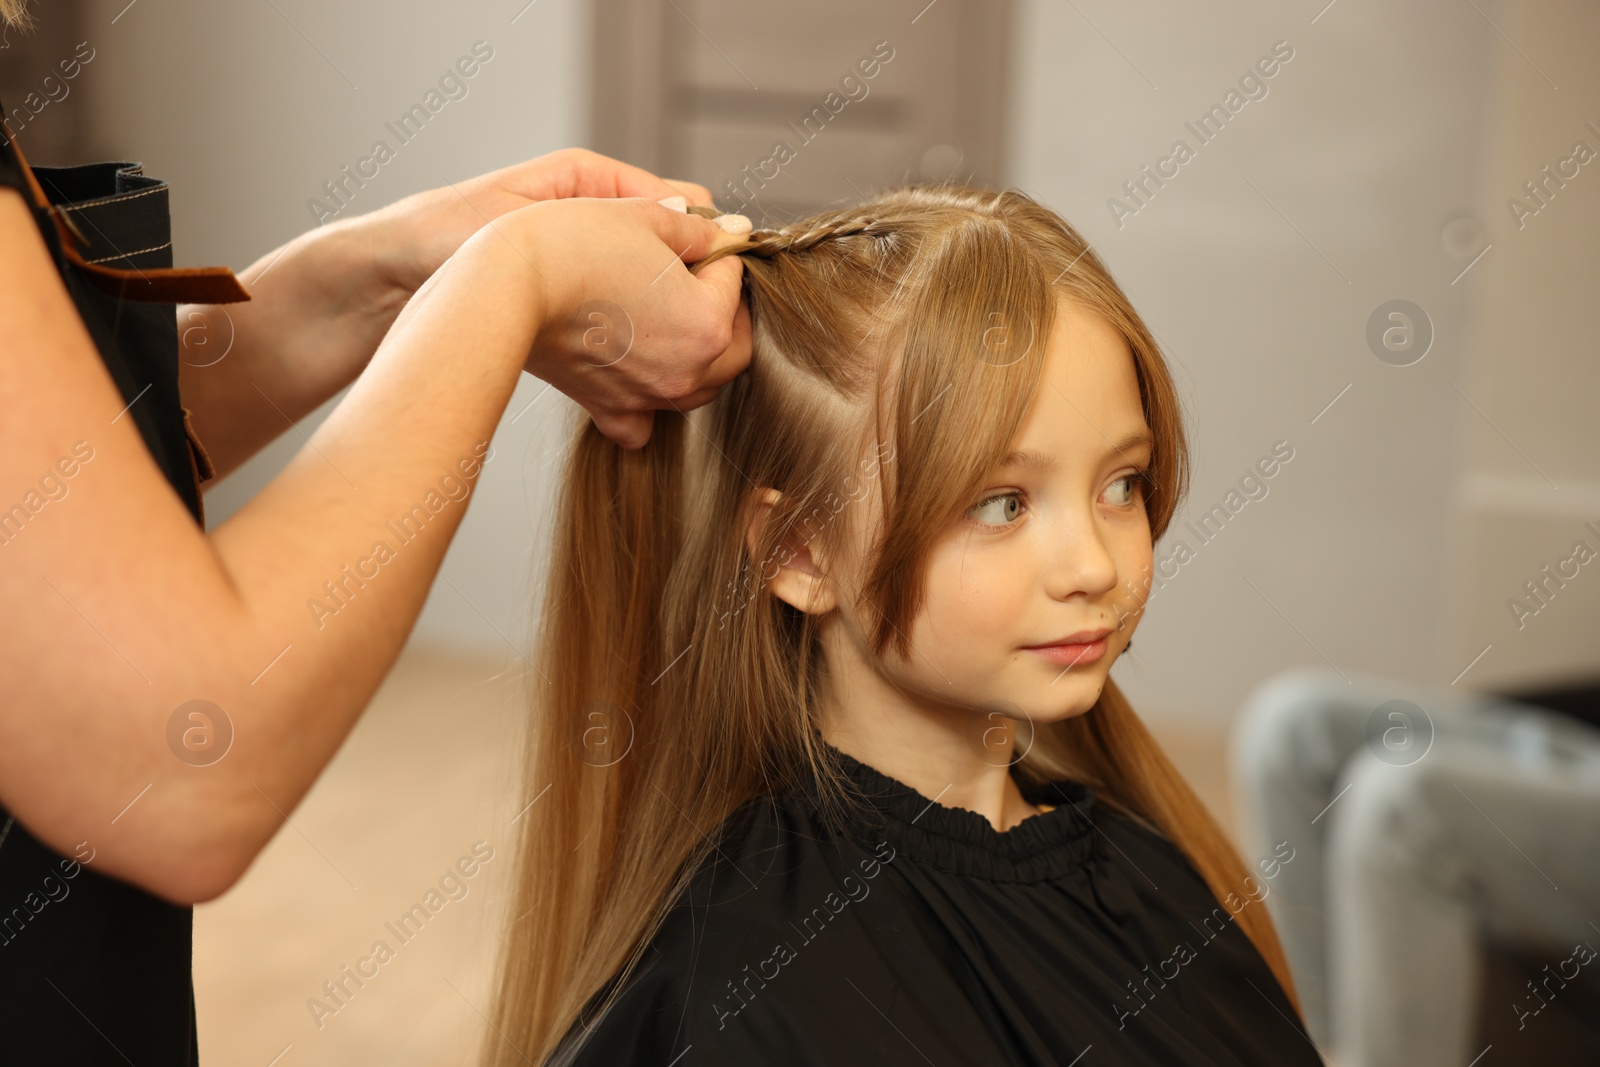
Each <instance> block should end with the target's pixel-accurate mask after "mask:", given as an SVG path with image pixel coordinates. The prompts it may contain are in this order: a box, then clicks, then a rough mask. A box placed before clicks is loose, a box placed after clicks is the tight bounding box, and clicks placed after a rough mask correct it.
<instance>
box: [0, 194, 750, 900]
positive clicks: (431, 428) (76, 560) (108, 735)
mask: <svg viewBox="0 0 1600 1067" xmlns="http://www.w3.org/2000/svg"><path fill="white" fill-rule="evenodd" d="M728 240H731V238H728V236H727V235H725V234H723V233H722V232H721V231H720V230H719V229H717V227H716V226H715V224H713V223H711V222H709V221H707V220H705V219H701V218H698V217H696V216H693V215H686V214H682V213H679V212H674V211H671V210H669V209H667V208H664V207H661V206H660V205H658V204H655V203H653V202H651V201H649V200H583V199H576V200H562V201H550V202H546V203H540V204H535V205H533V206H531V207H527V208H523V209H520V210H517V211H514V212H511V213H508V214H507V215H505V216H504V217H503V218H502V219H501V220H500V222H499V223H498V224H497V226H496V227H495V228H493V229H489V228H485V229H483V230H481V231H480V232H478V233H477V234H475V235H474V236H472V237H470V238H468V239H467V240H466V241H465V242H464V243H463V245H462V246H461V248H460V249H459V250H458V251H457V252H456V253H455V254H454V255H453V256H452V257H451V258H450V259H449V261H448V262H447V263H446V264H445V265H444V266H443V267H441V268H440V269H439V270H438V271H437V272H435V274H434V275H433V276H432V277H431V278H429V279H428V281H427V282H426V283H424V284H423V285H422V286H421V288H420V289H419V290H418V291H417V293H416V295H415V296H414V297H413V298H412V299H411V300H410V302H409V303H408V304H407V305H406V306H405V308H404V310H403V311H402V312H401V313H400V315H399V316H398V318H397V319H396V321H395V323H394V326H393V328H392V329H391V330H390V331H389V333H388V335H387V336H386V337H385V338H384V340H383V342H382V344H381V345H380V346H379V347H378V351H377V352H376V354H375V355H374V356H373V357H372V360H371V362H370V364H369V365H368V366H367V367H366V369H365V370H364V371H363V372H362V373H361V375H360V377H359V378H358V379H357V381H356V382H355V384H354V386H353V387H352V388H351V390H350V392H349V393H348V394H347V395H346V396H345V397H344V398H343V399H342V400H341V401H340V403H339V405H338V407H337V408H336V409H335V410H334V411H333V412H332V414H331V415H330V416H329V417H328V419H327V420H326V421H325V422H324V423H323V424H322V425H321V426H320V427H318V428H317V430H316V432H315V433H314V434H313V435H312V437H311V439H310V441H309V443H308V444H307V445H306V446H305V447H304V448H302V449H301V451H300V452H299V453H298V454H297V455H296V456H295V457H294V459H293V460H292V461H291V462H290V463H289V465H288V466H287V467H286V468H285V469H284V470H283V472H282V473H280V474H279V475H278V476H277V477H276V478H275V479H273V480H272V482H270V483H269V484H268V485H267V486H266V488H265V489H263V490H262V491H261V493H260V494H259V495H257V496H256V497H255V498H253V499H252V500H251V501H250V502H249V503H248V504H247V505H246V506H245V507H244V508H243V509H241V510H240V511H239V512H238V513H237V514H235V515H234V516H232V517H231V518H230V519H228V521H226V522H224V523H223V524H221V525H220V526H219V527H217V528H216V529H215V530H213V531H211V532H210V533H209V535H208V534H206V533H203V532H202V531H201V530H200V529H199V528H198V527H197V526H196V525H195V523H194V521H193V519H192V517H191V516H190V515H189V513H188V512H187V511H186V510H185V509H184V507H183V505H182V504H181V502H180V501H179V499H178V497H177V495H176V494H175V493H173V492H172V490H171V487H170V486H169V485H168V484H167V482H166V480H165V478H164V477H163V476H162V474H161V472H160V470H159V469H158V468H157V467H156V465H155V464H154V462H153V461H152V460H151V458H150V454H149V452H148V451H147V450H146V449H145V446H144V443H143V442H142V440H141V439H140V437H139V435H138V431H137V430H136V429H135V427H134V424H133V421H132V420H131V419H128V418H120V417H118V416H119V412H122V411H123V408H124V404H123V400H122V397H121V396H120V395H119V394H118V392H117V390H116V388H115V386H114V385H113V383H112V381H111V379H110V377H109V376H108V375H107V374H106V371H105V367H104V365H103V364H102V363H101V361H100V359H99V357H98V356H97V355H96V353H95V350H94V348H93V346H92V342H91V341H90V339H89V336H88V334H87V333H86V332H85V330H84V329H83V325H82V323H81V321H80V320H79V319H78V317H77V314H76V313H75V311H74V308H73V306H72V304H71V302H70V300H69V298H68V296H67V293H66V291H65V289H64V288H63V287H62V286H61V284H60V281H59V279H58V277H57V275H56V273H55V270H54V268H53V266H52V264H51V262H50V260H49V257H48V255H47V253H46V251H45V248H44V245H43V243H42V242H41V241H40V239H39V235H38V231H37V229H36V227H35V224H34V221H33V219H32V217H31V215H30V214H29V212H28V210H27V208H26V207H25V205H24V204H23V202H22V199H21V198H20V197H19V196H18V195H17V194H16V193H15V192H14V191H13V190H9V189H4V190H0V250H3V254H0V292H4V293H6V294H7V296H6V312H5V314H4V315H0V411H3V412H5V417H4V418H3V419H0V517H4V518H9V519H11V520H12V521H13V523H15V524H16V525H15V528H13V529H9V530H3V531H0V540H3V543H0V804H4V806H5V807H6V808H7V809H9V810H10V811H11V812H12V813H13V814H14V815H15V817H16V818H17V819H18V820H19V822H20V823H21V824H22V825H24V826H26V827H28V829H29V830H31V831H32V832H33V833H34V834H35V835H36V836H37V837H39V838H40V839H41V840H42V841H43V842H45V843H46V844H47V845H50V846H51V847H53V848H55V849H56V850H57V851H59V852H62V853H63V854H66V855H72V854H74V852H79V850H78V846H79V844H80V843H84V844H86V845H87V846H88V848H89V849H92V850H93V855H94V859H93V861H92V866H93V867H94V869H96V870H99V871H102V872H103V873H108V874H112V875H115V876H117V877H121V878H124V879H127V880H129V881H132V882H134V883H136V884H139V885H142V886H144V887H146V888H147V889H149V890H151V891H152V892H155V893H157V894H159V895H161V896H163V897H166V898H168V899H170V900H174V901H179V902H196V901H202V900H206V899H209V898H211V897H214V896H216V895H217V894H219V893H221V892H222V891H223V890H225V889H226V888H227V887H228V886H229V885H231V884H232V883H233V882H234V881H235V880H236V879H237V878H238V877H239V875H240V874H242V873H243V871H244V870H245V868H246V867H247V866H248V865H249V863H250V861H251V860H252V859H253V858H254V856H255V855H256V853H257V852H258V851H259V850H260V848H261V847H262V846H263V845H265V844H266V842H267V841H268V840H269V839H270V838H271V837H272V835H273V834H274V833H275V832H276V831H277V830H278V829H279V827H280V826H281V825H282V823H283V821H284V819H285V818H286V817H287V815H288V813H290V812H292V811H293V810H294V808H295V806H296V804H298V803H299V801H300V799H301V797H302V796H303V795H304V794H305V792H306V790H307V789H308V788H309V787H310V785H311V783H312V781H313V780H314V779H315V777H316V776H317V774H318V773H319V772H320V771H321V769H322V767H323V766H324V765H325V764H326V763H327V761H328V760H329V759H330V758H331V757H332V756H333V754H334V752H335V751H336V750H337V748H338V747H339V745H340V743H341V742H342V741H343V740H344V737H345V735H346V734H347V733H348V732H349V730H350V727H351V726H352V725H353V723H354V722H355V720H356V717H357V716H358V715H359V714H360V712H361V710H362V709H363V708H364V707H365V706H366V704H367V702H368V701H369V699H370V698H371V697H372V695H373V693H374V692H375V691H376V689H377V687H378V685H379V683H380V681H381V680H382V678H383V677H384V675H385V674H386V673H387V672H388V670H389V668H390V667H391V666H392V664H393V663H394V661H395V659H396V657H397V656H398V654H399V651H400V648H401V646H402V645H403V644H404V642H405V640H406V636H407V635H408V634H409V633H410V631H411V629H412V626H413V624H414V623H415V621H416V619H417V616H418V614H419V612H420V611H421V609H422V605H423V601H424V600H425V598H426V597H427V593H428V589H429V587H430V585H431V584H432V582H433V579H434V576H435V574H436V573H437V571H438V568H439V564H440V561H441V559H442V557H443V555H444V552H445V549H446V547H447V546H448V544H449V542H450V540H451V538H452V536H453V535H454V533H455V530H456V527H457V525H458V524H459V523H460V521H461V518H462V516H463V514H464V513H465V510H466V507H467V503H468V501H467V500H466V499H460V496H461V494H460V493H457V492H454V491H453V490H454V489H457V488H459V487H460V484H459V483H463V482H464V483H467V484H469V485H470V484H471V483H472V482H473V481H474V480H475V475H476V473H477V465H476V464H477V460H478V459H479V457H480V456H481V455H482V452H483V448H484V446H485V445H486V444H487V442H488V439H489V438H490V436H491V434H492V433H493V432H494V429H495V426H496V423H497V421H498V420H499V418H500V416H501V414H502V412H503V410H504V408H505V406H506V403H507V401H508V400H509V398H510V396H511V392H512V389H513V387H514V386H515V385H516V383H517V379H518V376H519V374H520V373H521V372H522V370H523V369H524V367H525V366H528V367H530V368H531V369H533V370H535V371H536V372H537V373H540V374H542V375H544V376H546V377H548V378H549V379H550V380H552V381H556V380H558V379H570V380H572V381H577V382H580V383H581V382H589V383H591V384H590V385H589V386H588V388H589V391H590V392H589V400H588V402H589V403H590V404H594V405H595V406H596V407H598V408H602V409H604V408H607V407H608V406H609V405H612V404H617V405H620V406H621V407H624V408H625V407H626V406H627V405H628V404H629V403H632V402H633V401H629V400H628V399H627V398H628V397H630V396H636V395H638V394H639V393H641V392H643V393H649V392H650V391H651V387H650V386H643V387H641V386H640V385H639V384H638V383H640V382H643V381H647V380H648V379H651V378H653V379H654V387H655V388H656V389H657V390H659V392H660V393H662V394H664V395H665V396H667V397H669V398H672V397H677V398H680V401H679V402H680V404H682V405H684V406H687V405H688V404H689V403H690V402H691V400H692V399H693V398H695V397H698V398H699V400H700V402H702V403H703V402H704V401H705V400H708V399H710V396H711V395H714V392H715V386H716V385H717V384H719V382H720V381H725V380H727V379H728V378H731V377H732V376H733V374H736V373H737V372H738V371H739V370H740V369H742V367H743V361H741V359H740V358H739V352H738V347H739V346H738V345H737V344H732V345H730V338H731V337H732V336H733V335H734V328H733V326H732V324H733V323H734V321H735V307H736V306H737V305H738V299H739V284H740V268H741V263H740V261H739V259H738V257H736V256H735V257H728V258H726V259H723V260H719V261H718V262H716V263H712V264H710V265H708V266H707V267H706V268H705V269H704V270H703V271H701V272H700V273H699V274H698V276H695V275H691V274H690V272H689V271H688V270H686V269H685V268H684V267H683V264H682V263H679V262H677V261H676V260H675V258H674V255H675V250H682V251H681V256H682V258H683V259H684V260H695V259H699V258H701V257H703V256H705V255H706V254H708V253H709V251H710V250H711V249H712V248H713V247H716V246H717V245H719V244H720V243H723V242H726V241H728ZM597 297H600V298H605V299H610V300H613V301H615V302H616V303H618V304H620V305H622V306H623V307H626V308H628V309H629V313H630V314H631V315H632V317H633V318H634V320H635V322H636V324H638V326H639V334H638V337H639V340H638V342H637V343H636V345H635V351H633V352H632V353H630V355H629V357H628V358H627V359H626V360H623V361H621V363H620V364H619V365H618V367H617V368H616V370H617V372H618V373H617V375H616V376H615V378H616V381H617V382H620V383H621V384H611V385H607V386H605V387H604V389H601V388H599V387H597V386H594V385H593V384H592V383H593V382H595V381H599V380H602V379H601V378H597V377H596V376H595V372H594V371H593V370H592V369H589V370H587V371H585V372H582V373H577V374H576V375H575V372H572V371H570V370H567V369H563V368H564V366H565V364H566V363H568V362H572V361H578V362H581V359H579V358H578V356H577V355H575V353H574V352H573V351H572V350H571V349H569V348H564V347H563V346H564V345H566V344H567V336H566V333H565V332H564V331H563V330H561V329H559V328H556V327H551V326H549V325H548V324H550V323H564V322H568V321H570V319H571V318H572V315H573V312H574V310H575V308H576V307H577V305H578V304H579V303H580V302H582V301H585V300H588V299H592V298H597ZM740 321H743V322H747V321H748V320H747V319H741V320H740ZM744 346H745V347H744V360H747V359H748V338H747V336H746V337H745V338H744ZM530 348H531V356H530ZM624 371H625V372H626V376H625V377H624V376H623V372H624ZM603 380H605V381H607V382H611V381H612V380H613V379H612V378H611V377H604V378H603ZM580 391H581V390H580ZM663 406H664V405H663ZM635 414H637V412H635ZM80 440H81V441H84V442H87V446H88V449H92V453H91V454H90V455H89V458H88V459H87V460H86V461H82V460H80V462H79V465H78V466H77V468H76V469H75V471H74V473H73V475H72V476H71V477H70V478H67V477H65V476H64V475H63V473H62V470H63V468H58V466H57V463H58V460H60V459H61V457H63V456H70V455H71V454H72V453H73V446H74V443H75V442H78V441H80ZM84 451H87V449H81V450H80V455H81V454H82V453H83V452H84ZM47 480H48V481H49V482H50V487H49V488H48V489H45V490H44V491H43V492H41V485H42V484H43V483H44V482H45V481H47ZM30 495H32V496H33V498H34V500H36V501H37V500H40V499H44V498H45V497H48V499H47V500H46V502H45V503H44V504H43V505H42V506H36V507H35V508H34V509H33V511H32V513H31V514H30V513H29V510H28V508H26V507H24V506H23V503H22V502H23V501H24V500H26V499H27V498H28V497H29V496H30ZM430 497H431V498H432V500H433V502H434V504H435V505H437V504H438V503H439V502H441V501H442V507H440V508H439V510H437V511H436V512H430V510H429V505H428V501H429V498H430ZM13 505H16V509H15V510H14V509H13ZM19 514H20V521H19V520H18V516H19ZM402 517H409V518H411V519H412V520H413V521H414V522H417V523H418V524H419V525H420V532H418V533H417V534H416V535H415V536H414V537H413V538H412V539H410V540H408V541H406V542H404V543H401V542H399V541H397V539H396V536H395V534H394V533H393V531H392V530H391V529H390V528H389V527H388V526H386V523H388V522H389V521H391V520H396V521H398V520H400V519H401V518H402ZM380 542H384V543H387V545H388V546H389V549H390V550H391V552H392V554H391V555H388V556H385V557H383V558H382V559H381V560H379V559H376V558H375V557H374V546H375V545H376V544H378V543H380ZM363 561H365V562H363ZM347 567H348V568H350V569H351V570H356V569H360V570H362V571H364V572H365V573H366V579H365V581H364V583H363V584H361V585H360V586H359V587H358V586H357V585H356V584H355V583H354V582H353V581H349V582H347V581H346V580H345V569H346V568H347ZM324 582H341V584H345V586H346V593H345V594H344V599H345V602H344V603H343V604H342V605H339V604H338V603H337V602H336V601H334V600H332V599H331V598H329V597H328V596H327V595H326V593H325V590H324V584H323V583H324ZM319 599H320V600H321V602H322V603H323V605H324V608H325V609H326V608H327V607H337V608H338V610H337V612H336V613H333V614H328V613H326V610H324V611H323V612H320V613H319V612H314V611H313V610H312V607H311V605H312V604H313V603H314V602H315V601H317V600H319ZM196 699H200V700H206V701H210V702H212V703H214V704H216V705H218V706H219V707H220V708H221V709H222V711H223V713H224V714H225V715H226V717H227V719H228V720H229V721H230V722H231V723H232V726H233V729H234V731H235V737H234V740H233V744H232V747H231V749H229V750H228V751H227V753H226V754H225V755H224V756H222V758H221V759H220V760H217V761H216V762H214V763H211V764H210V765H208V766H194V765H191V764H190V763H188V762H185V761H184V760H182V759H180V758H179V756H178V755H177V754H175V753H176V751H177V750H175V749H174V748H171V747H169V740H168V730H169V724H170V723H171V721H172V719H173V717H174V714H173V713H174V711H175V710H176V709H178V708H179V706H180V705H183V704H184V703H186V702H188V701H191V700H196ZM186 725H188V724H187V723H180V727H181V726H186ZM86 853H87V850H83V851H81V852H79V854H80V855H82V854H86Z"/></svg>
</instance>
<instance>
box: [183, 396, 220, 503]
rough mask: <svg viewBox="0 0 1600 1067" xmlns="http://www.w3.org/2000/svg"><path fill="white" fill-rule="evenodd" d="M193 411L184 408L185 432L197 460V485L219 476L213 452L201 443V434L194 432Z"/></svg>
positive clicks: (190, 448)
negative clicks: (213, 459)
mask: <svg viewBox="0 0 1600 1067" xmlns="http://www.w3.org/2000/svg"><path fill="white" fill-rule="evenodd" d="M191 414H192V412H190V411H189V409H188V408H184V409H183V432H184V434H185V436H187V437H188V438H189V451H190V452H191V453H192V454H193V457H194V461H195V485H199V484H200V483H201V482H209V481H210V480H211V479H213V478H215V477H216V476H217V468H216V465H215V464H213V463H212V462H211V454H210V453H209V452H207V451H206V446H205V445H203V444H201V443H200V435H199V434H197V433H195V432H194V423H192V422H190V421H189V417H190V415H191Z"/></svg>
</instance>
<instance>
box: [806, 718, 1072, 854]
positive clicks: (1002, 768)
mask: <svg viewBox="0 0 1600 1067" xmlns="http://www.w3.org/2000/svg"><path fill="white" fill-rule="evenodd" d="M985 728H986V722H985V720H983V719H982V718H981V715H980V713H978V712H974V711H959V710H956V709H951V710H950V711H949V712H947V713H925V712H913V711H910V710H908V709H898V708H897V709H894V710H889V709H883V711H882V713H881V714H870V715H868V714H860V713H857V714H838V713H834V714H825V715H824V716H823V725H822V736H823V738H824V739H825V740H826V741H827V742H828V743H829V744H831V745H833V746H834V747H835V748H837V749H839V750H840V751H841V752H844V753H846V754H847V755H850V756H853V757H855V758H856V759H858V760H860V761H861V762H862V763H865V764H867V765H868V766H870V767H872V768H874V769H876V770H878V771H880V772H881V773H883V774H886V775H888V776H889V777H891V778H894V779H897V780H898V781H901V782H904V783H905V784H906V785H909V786H910V787H911V788H913V789H915V790H916V791H917V792H918V793H921V794H922V795H923V796H925V797H927V798H928V799H929V800H932V801H934V802H935V803H938V804H940V805H942V806H944V807H947V808H965V809H967V810H968V811H975V812H977V813H978V814H979V815H982V816H983V817H984V819H986V820H987V821H988V823H989V825H990V826H992V827H994V829H995V830H997V831H999V832H1002V833H1003V832H1005V831H1007V830H1009V829H1011V828H1012V827H1013V826H1016V825H1017V824H1018V823H1020V822H1021V821H1022V820H1023V819H1026V818H1027V817H1028V816H1030V815H1037V814H1040V813H1041V811H1042V810H1043V809H1042V808H1040V807H1038V806H1036V805H1034V804H1030V803H1029V802H1028V801H1027V800H1025V799H1024V798H1023V796H1022V790H1021V789H1020V788H1018V786H1017V783H1016V780H1015V779H1014V778H1013V777H1012V776H1011V772H1010V762H1009V754H1008V753H1005V752H1000V751H994V752H986V751H982V750H980V749H979V748H978V745H979V743H980V738H981V736H982V732H983V730H984V729H985Z"/></svg>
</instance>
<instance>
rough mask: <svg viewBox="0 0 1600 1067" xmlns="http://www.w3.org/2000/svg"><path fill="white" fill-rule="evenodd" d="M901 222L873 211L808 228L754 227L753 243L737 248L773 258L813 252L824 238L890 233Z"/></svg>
mask: <svg viewBox="0 0 1600 1067" xmlns="http://www.w3.org/2000/svg"><path fill="white" fill-rule="evenodd" d="M900 228H901V224H899V223H894V222H890V221H888V220H886V219H881V218H878V217H876V216H873V215H855V216H845V217H842V218H839V219H835V220H831V221H828V222H824V223H821V224H820V225H816V226H812V227H810V228H809V229H805V230H791V229H790V228H789V227H787V226H785V227H782V228H780V229H776V230H751V231H750V233H749V234H748V236H747V240H748V241H749V244H747V245H745V246H744V247H742V248H739V249H737V251H738V252H739V253H741V254H750V255H755V256H761V257H763V258H770V257H772V256H774V255H776V254H778V253H779V252H809V251H810V250H811V249H813V248H815V247H816V246H817V245H819V244H821V243H822V242H823V241H831V240H834V239H836V238H840V237H890V236H893V235H894V234H895V233H897V232H898V230H899V229H900Z"/></svg>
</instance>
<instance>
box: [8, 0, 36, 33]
mask: <svg viewBox="0 0 1600 1067" xmlns="http://www.w3.org/2000/svg"><path fill="white" fill-rule="evenodd" d="M0 22H3V23H5V24H6V25H7V26H15V27H16V28H17V29H19V30H31V29H33V16H32V15H30V14H29V13H28V0H0Z"/></svg>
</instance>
